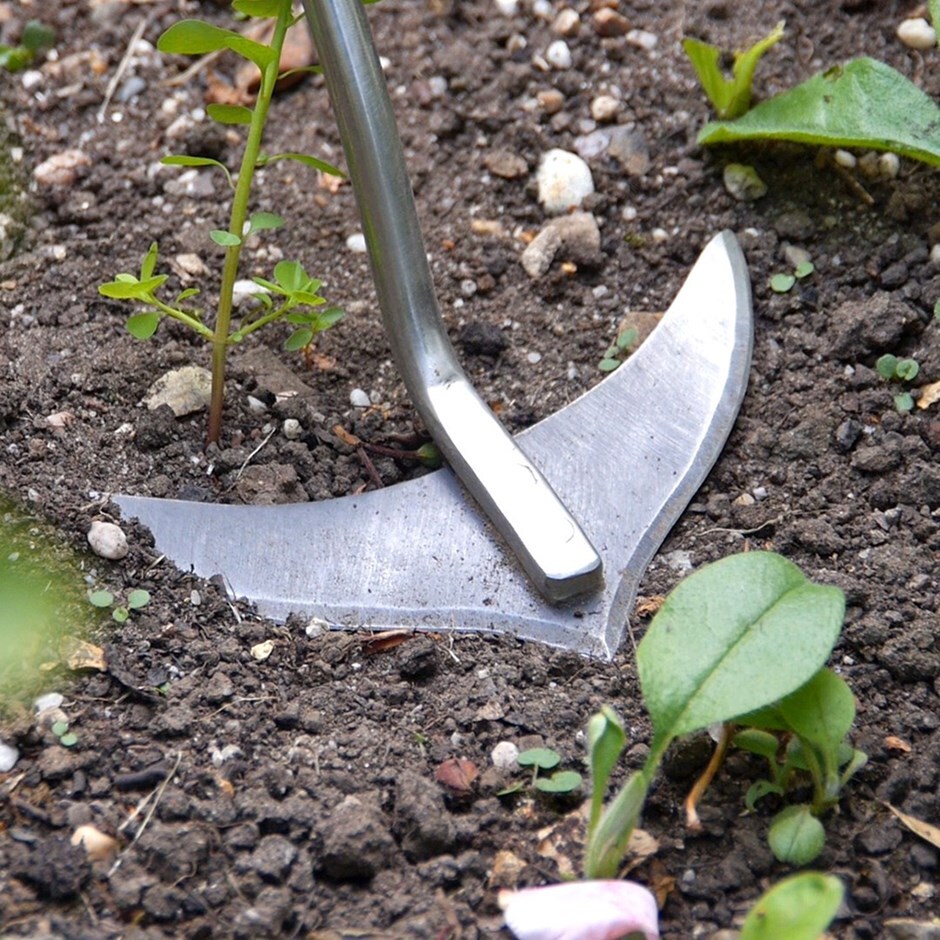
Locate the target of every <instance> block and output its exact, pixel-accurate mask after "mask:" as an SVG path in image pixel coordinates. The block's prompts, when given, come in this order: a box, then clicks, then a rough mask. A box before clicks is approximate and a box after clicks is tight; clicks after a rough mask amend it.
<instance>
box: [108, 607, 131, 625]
mask: <svg viewBox="0 0 940 940" xmlns="http://www.w3.org/2000/svg"><path fill="white" fill-rule="evenodd" d="M130 615H131V612H130V611H129V610H128V609H127V608H126V607H115V608H114V610H113V611H112V612H111V616H112V617H113V618H114V619H115V620H116V621H117V622H118V623H127V618H128V617H130Z"/></svg>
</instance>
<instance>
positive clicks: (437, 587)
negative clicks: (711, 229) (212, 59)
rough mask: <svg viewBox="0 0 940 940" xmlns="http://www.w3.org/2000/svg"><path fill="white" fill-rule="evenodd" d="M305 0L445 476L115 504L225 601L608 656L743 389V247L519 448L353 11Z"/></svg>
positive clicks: (747, 307) (355, 4)
mask: <svg viewBox="0 0 940 940" xmlns="http://www.w3.org/2000/svg"><path fill="white" fill-rule="evenodd" d="M305 3H306V13H307V18H308V20H309V23H310V28H311V30H312V33H313V37H314V41H315V43H316V46H317V50H318V52H319V55H320V60H321V62H322V64H323V67H324V72H325V75H326V78H327V85H328V88H329V92H330V97H331V100H332V102H333V110H334V112H335V114H336V117H337V121H338V123H339V128H340V133H341V136H342V140H343V146H344V149H345V151H346V158H347V163H348V166H349V174H350V178H351V180H352V183H353V188H354V190H355V193H356V199H357V202H358V205H359V211H360V215H361V217H362V223H363V231H364V232H365V237H366V243H367V245H368V248H369V255H370V259H371V263H372V270H373V275H374V278H375V283H376V290H377V293H378V297H379V302H380V305H381V307H382V314H383V318H384V322H385V327H386V330H387V332H388V337H389V342H390V345H391V349H392V354H393V357H394V359H395V362H396V364H397V366H398V369H399V371H400V373H401V375H402V378H403V380H404V382H405V385H406V387H407V389H408V392H409V394H410V395H411V397H412V400H413V401H414V404H415V407H416V408H417V410H418V413H419V414H420V415H421V417H422V419H423V420H424V422H425V424H426V425H427V427H428V430H429V431H430V433H431V435H432V437H433V438H434V440H435V442H436V443H437V445H438V447H439V449H440V450H441V452H442V453H443V455H444V456H445V457H446V459H447V462H448V464H449V466H450V468H449V469H448V468H445V469H442V470H438V471H436V472H434V473H431V474H428V475H426V476H423V477H420V478H418V479H415V480H411V481H409V482H406V483H400V484H396V485H394V486H390V487H388V488H386V489H381V490H376V491H373V492H367V493H363V494H361V495H357V496H346V497H342V498H338V499H334V500H327V501H324V502H316V503H304V504H296V503H295V504H290V505H285V506H271V507H268V506H264V507H262V506H229V505H213V504H206V503H189V502H180V501H174V500H164V499H150V498H142V497H134V496H117V497H115V502H116V503H117V504H118V506H119V507H120V509H121V511H122V512H123V513H124V515H125V516H128V517H133V516H136V517H137V518H138V519H140V521H141V522H143V523H144V524H145V525H147V526H148V527H149V528H150V529H151V531H152V532H153V535H154V538H155V540H156V545H157V548H158V550H159V551H160V552H162V553H163V554H165V555H166V556H167V557H168V558H169V559H170V560H172V561H173V562H174V563H175V564H176V565H177V566H178V567H180V568H182V569H184V570H186V569H192V570H194V571H195V572H196V573H197V574H199V575H202V576H204V577H209V576H212V575H215V574H221V575H222V576H223V578H224V580H225V582H226V587H227V589H228V590H229V591H230V592H231V594H232V596H235V597H247V598H248V599H250V600H251V601H253V602H254V603H255V604H256V605H257V609H258V610H259V612H261V613H262V614H264V615H266V616H269V617H272V618H274V619H283V618H286V617H287V616H288V615H289V614H291V613H298V614H302V615H305V616H307V617H310V618H318V619H320V620H321V621H325V622H326V623H328V624H329V625H330V626H333V627H338V628H350V629H354V628H360V627H365V628H369V629H386V628H394V627H404V628H415V629H428V630H436V631H444V630H463V631H486V632H501V633H511V634H514V635H516V636H519V637H524V638H528V639H533V640H539V641H542V642H545V643H548V644H551V645H553V646H561V647H566V648H568V649H573V650H577V651H578V652H581V653H584V654H588V655H595V656H606V657H609V656H612V655H613V653H614V652H615V651H616V649H617V647H618V645H619V643H620V641H621V638H622V636H623V631H624V628H625V626H626V623H627V619H628V617H629V615H630V612H631V607H632V605H633V602H634V598H635V596H636V589H637V586H638V584H639V581H640V578H641V576H642V575H643V571H644V569H645V568H646V566H647V564H648V563H649V561H650V559H651V558H652V556H653V554H654V553H655V551H656V550H657V549H658V547H659V546H660V545H661V544H662V541H663V539H664V538H665V537H666V534H667V533H668V532H669V529H670V528H671V527H672V525H673V523H674V522H675V520H676V519H677V518H678V516H679V515H680V514H681V512H682V511H683V509H684V508H685V506H686V505H687V504H688V502H689V500H690V499H691V497H692V495H693V494H694V493H695V491H696V490H697V489H698V487H699V486H700V485H701V483H702V481H703V480H704V478H705V476H706V474H707V473H708V471H709V469H710V468H711V466H712V464H713V463H714V461H715V460H716V458H717V457H718V454H719V452H720V451H721V448H722V447H723V445H724V442H725V440H726V438H727V436H728V433H729V432H730V430H731V426H732V424H733V422H734V419H735V416H736V414H737V411H738V408H739V406H740V403H741V399H742V398H743V396H744V392H745V388H746V385H747V374H748V369H749V366H750V356H751V341H752V322H751V300H750V286H749V281H748V276H747V269H746V266H745V263H744V258H743V256H742V254H741V250H740V248H739V247H738V244H737V242H736V241H735V239H734V237H733V236H732V235H731V234H729V233H727V232H725V233H722V234H719V235H717V236H716V237H715V238H713V239H712V241H711V242H710V243H709V244H708V245H707V247H706V248H705V250H704V251H703V253H702V255H701V257H700V258H699V259H698V262H697V263H696V264H695V266H694V267H693V269H692V271H691V273H690V275H689V277H688V279H687V281H686V283H685V285H684V286H683V288H682V290H681V291H680V293H679V295H678V297H677V298H676V300H675V302H674V303H673V304H672V306H671V307H670V309H669V311H668V312H667V313H666V315H665V316H664V317H663V319H662V321H661V322H660V324H659V326H658V327H657V328H656V329H655V330H654V332H653V334H652V335H651V336H650V338H649V339H648V340H646V342H644V343H643V345H642V346H641V347H640V348H639V349H638V350H637V351H636V352H635V353H634V354H633V355H632V356H631V357H630V358H629V359H628V360H627V361H626V362H625V363H624V364H623V365H622V366H620V368H619V369H617V371H616V372H614V373H613V374H612V375H611V376H609V377H608V378H607V379H606V380H605V381H604V382H602V383H601V384H600V385H598V386H597V387H596V388H594V389H593V390H592V391H590V392H588V393H587V394H585V395H583V396H582V397H581V398H579V399H578V400H577V401H575V402H573V403H572V404H570V405H568V406H567V407H566V408H564V409H562V410H561V411H560V412H558V413H557V414H555V415H552V416H551V417H549V418H547V419H546V420H544V421H542V422H541V423H539V424H537V425H535V426H534V427H532V428H530V429H528V430H527V431H525V432H523V433H522V434H520V435H518V436H517V437H516V438H515V439H513V438H512V437H510V436H509V435H508V434H507V433H506V431H505V430H504V429H503V427H502V425H500V423H499V422H498V421H497V419H496V418H495V417H494V416H493V414H492V413H491V412H490V410H489V408H488V407H487V406H486V404H485V403H484V402H483V401H482V399H481V398H480V397H479V396H478V395H477V393H476V391H475V390H474V389H473V387H472V386H471V385H470V382H469V381H468V379H467V377H466V375H465V374H464V372H463V370H462V369H461V368H460V366H459V365H458V363H457V361H456V357H455V354H454V350H453V348H452V347H451V344H450V342H449V340H448V338H447V335H446V332H445V330H444V326H443V323H442V320H441V317H440V313H439V310H438V306H437V300H436V297H435V293H434V288H433V284H432V281H431V273H430V269H429V266H428V262H427V256H426V254H425V249H424V244H423V241H422V237H421V232H420V229H419V226H418V219H417V213H416V210H415V204H414V198H413V195H412V191H411V186H410V183H409V180H408V176H407V171H406V168H405V160H404V153H403V151H402V147H401V142H400V140H399V137H398V132H397V128H396V126H395V122H394V116H393V112H392V105H391V101H390V99H389V96H388V93H387V90H386V86H385V81H384V78H383V75H382V69H381V66H380V65H379V60H378V56H377V54H376V52H375V48H374V46H373V43H372V37H371V34H370V32H369V27H368V23H367V20H366V16H365V12H364V10H363V6H362V4H361V2H360V0H305ZM468 494H469V495H468Z"/></svg>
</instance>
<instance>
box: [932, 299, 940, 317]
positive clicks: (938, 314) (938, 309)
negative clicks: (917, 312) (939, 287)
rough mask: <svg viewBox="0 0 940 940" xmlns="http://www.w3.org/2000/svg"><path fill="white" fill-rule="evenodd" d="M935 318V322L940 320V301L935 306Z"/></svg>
mask: <svg viewBox="0 0 940 940" xmlns="http://www.w3.org/2000/svg"><path fill="white" fill-rule="evenodd" d="M933 316H934V319H935V320H940V300H938V301H937V302H936V303H935V304H934V305H933Z"/></svg>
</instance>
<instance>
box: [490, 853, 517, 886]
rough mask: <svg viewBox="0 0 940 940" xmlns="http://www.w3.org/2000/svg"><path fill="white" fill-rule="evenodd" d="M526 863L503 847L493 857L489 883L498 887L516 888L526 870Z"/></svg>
mask: <svg viewBox="0 0 940 940" xmlns="http://www.w3.org/2000/svg"><path fill="white" fill-rule="evenodd" d="M525 867H526V863H525V862H524V861H523V860H522V859H521V858H519V856H518V855H515V854H513V853H512V852H510V851H508V850H507V849H501V850H500V851H499V852H497V853H496V855H495V856H494V857H493V867H492V868H491V869H490V874H489V879H488V880H489V883H490V884H491V885H493V886H494V887H496V888H515V887H516V885H518V884H519V878H520V877H521V876H522V873H523V871H525Z"/></svg>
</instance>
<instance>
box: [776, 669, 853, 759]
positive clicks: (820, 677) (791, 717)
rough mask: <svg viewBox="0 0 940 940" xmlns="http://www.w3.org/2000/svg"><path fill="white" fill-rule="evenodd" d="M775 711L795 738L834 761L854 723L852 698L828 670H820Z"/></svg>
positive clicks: (781, 702)
mask: <svg viewBox="0 0 940 940" xmlns="http://www.w3.org/2000/svg"><path fill="white" fill-rule="evenodd" d="M777 707H778V708H779V709H780V714H781V715H783V717H784V718H785V719H786V721H787V724H789V725H790V727H791V728H792V729H793V731H794V732H795V733H796V734H798V735H799V736H800V737H801V738H803V740H804V741H808V742H809V743H810V744H814V745H816V747H818V748H819V749H820V750H821V751H823V752H825V753H828V754H831V755H832V757H833V761H835V757H836V754H837V752H838V749H839V745H840V744H841V743H842V739H843V738H844V737H845V736H846V735H847V734H848V732H849V728H851V727H852V722H853V721H854V720H855V696H854V695H852V691H851V689H849V687H848V685H847V684H846V682H845V680H844V679H842V678H841V677H840V676H837V675H836V674H835V673H834V672H832V670H831V669H821V670H820V671H819V672H818V673H816V675H815V676H813V678H812V679H810V681H809V682H807V683H806V685H803V686H801V687H800V688H799V689H797V690H796V691H795V692H793V693H792V694H790V695H788V696H787V697H786V698H784V699H782V700H781V701H780V703H779V705H778V706H777Z"/></svg>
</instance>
